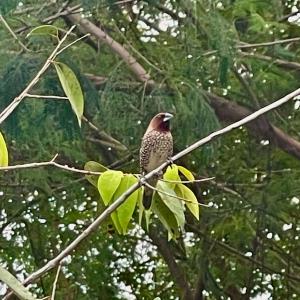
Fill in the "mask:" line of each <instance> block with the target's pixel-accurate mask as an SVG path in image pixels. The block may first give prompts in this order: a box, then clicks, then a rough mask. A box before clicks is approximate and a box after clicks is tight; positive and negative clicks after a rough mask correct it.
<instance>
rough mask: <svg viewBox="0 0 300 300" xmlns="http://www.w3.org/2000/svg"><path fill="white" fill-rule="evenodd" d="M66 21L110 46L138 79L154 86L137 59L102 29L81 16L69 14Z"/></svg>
mask: <svg viewBox="0 0 300 300" xmlns="http://www.w3.org/2000/svg"><path fill="white" fill-rule="evenodd" d="M66 19H67V20H69V21H70V22H72V23H73V24H78V29H79V30H80V31H81V33H90V34H91V35H93V36H95V37H96V38H97V39H98V40H100V41H101V42H103V43H105V44H106V45H107V46H109V47H110V48H111V49H112V50H113V51H114V52H115V53H116V54H118V55H119V56H120V57H121V58H122V59H123V60H124V61H125V62H126V63H127V65H128V66H129V68H130V69H131V70H132V71H133V73H134V74H135V75H136V76H137V78H138V79H139V80H140V81H142V82H147V83H148V84H153V83H154V82H153V81H152V80H151V79H150V75H149V74H148V72H147V71H146V70H145V69H144V68H143V66H142V65H141V64H139V63H138V62H137V61H136V59H135V58H134V57H133V56H132V55H131V54H130V53H129V52H128V51H127V50H126V49H125V48H124V47H123V46H122V45H121V44H120V43H118V42H117V41H115V40H114V39H112V38H111V37H110V36H109V35H108V34H107V33H106V32H104V31H103V30H102V29H101V28H99V27H97V26H96V25H95V24H93V23H92V22H90V21H89V20H87V19H83V18H81V16H80V15H79V14H69V15H67V16H66Z"/></svg>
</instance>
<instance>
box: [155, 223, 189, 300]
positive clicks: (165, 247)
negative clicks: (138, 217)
mask: <svg viewBox="0 0 300 300" xmlns="http://www.w3.org/2000/svg"><path fill="white" fill-rule="evenodd" d="M149 236H150V238H151V239H152V241H153V243H154V245H156V246H157V248H158V251H159V253H160V254H161V255H162V257H163V258H164V260H165V262H166V264H167V265H168V267H169V270H170V273H171V275H172V277H173V278H174V281H175V283H176V285H177V286H178V288H179V290H180V292H181V295H182V299H184V300H192V299H193V297H192V291H191V288H190V286H189V284H188V281H187V279H186V276H185V273H184V271H183V270H182V268H181V267H180V266H179V265H178V264H177V262H176V260H175V258H174V256H173V253H172V251H171V249H170V245H169V244H168V242H167V241H166V239H164V238H161V237H160V236H159V235H158V234H157V233H156V232H155V231H154V229H153V228H150V230H149Z"/></svg>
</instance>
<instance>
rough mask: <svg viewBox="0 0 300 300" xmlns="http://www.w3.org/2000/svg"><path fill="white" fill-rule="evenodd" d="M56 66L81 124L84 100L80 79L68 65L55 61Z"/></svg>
mask: <svg viewBox="0 0 300 300" xmlns="http://www.w3.org/2000/svg"><path fill="white" fill-rule="evenodd" d="M54 66H55V69H56V72H57V75H58V78H59V80H60V83H61V85H62V88H63V90H64V92H65V94H66V96H67V97H68V99H69V101H70V103H71V106H72V109H73V111H74V113H75V114H76V117H77V120H78V124H79V126H81V118H82V115H83V106H84V100H83V94H82V90H81V87H80V84H79V81H78V80H77V78H76V75H75V74H74V72H73V71H72V70H71V69H70V68H69V67H68V66H67V65H65V64H63V63H59V62H54Z"/></svg>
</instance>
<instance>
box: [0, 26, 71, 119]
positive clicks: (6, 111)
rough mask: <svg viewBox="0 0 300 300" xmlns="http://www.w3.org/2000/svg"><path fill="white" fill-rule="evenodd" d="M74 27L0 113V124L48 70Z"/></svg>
mask: <svg viewBox="0 0 300 300" xmlns="http://www.w3.org/2000/svg"><path fill="white" fill-rule="evenodd" d="M75 27H76V26H75V25H73V26H72V27H71V28H70V29H69V30H68V32H67V33H66V34H65V35H64V36H63V38H62V39H61V40H60V41H59V43H58V44H57V46H56V47H55V49H54V50H53V52H52V53H51V54H50V56H49V57H48V59H47V60H46V62H45V63H44V65H43V67H42V68H41V69H40V71H39V72H38V73H37V74H36V76H35V77H34V78H33V79H32V81H31V82H30V83H29V84H28V85H27V86H26V88H25V89H24V90H23V92H22V93H21V94H20V95H19V96H17V97H16V98H15V99H14V100H13V101H12V102H11V103H10V104H9V105H8V106H7V107H6V108H5V109H4V110H3V111H2V112H1V113H0V124H1V123H2V122H3V121H4V120H5V119H6V118H7V117H8V116H9V115H10V114H11V113H12V112H13V111H14V110H15V108H16V107H17V106H18V105H19V104H20V102H21V101H22V100H23V98H24V97H26V95H27V94H28V93H29V91H30V90H31V89H32V88H33V87H34V86H35V85H36V84H37V83H38V81H39V80H40V78H41V76H42V75H43V74H44V73H45V71H46V70H47V69H48V68H49V66H50V65H51V63H52V61H53V60H54V59H55V57H56V56H57V53H58V51H59V49H60V47H61V45H62V44H63V43H64V41H65V40H66V38H67V37H68V35H69V34H70V33H71V32H72V31H73V30H74V28H75Z"/></svg>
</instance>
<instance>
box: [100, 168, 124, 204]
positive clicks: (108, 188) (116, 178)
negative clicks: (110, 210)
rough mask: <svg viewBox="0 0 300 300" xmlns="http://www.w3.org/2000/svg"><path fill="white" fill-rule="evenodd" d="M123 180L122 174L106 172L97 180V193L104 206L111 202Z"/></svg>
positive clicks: (112, 171)
mask: <svg viewBox="0 0 300 300" xmlns="http://www.w3.org/2000/svg"><path fill="white" fill-rule="evenodd" d="M122 178H123V172H121V171H114V170H108V171H105V172H104V173H103V174H102V175H101V176H100V177H99V179H98V185H97V186H98V191H99V193H100V196H101V198H102V199H103V202H104V204H105V205H106V206H107V205H108V204H109V202H110V201H111V200H112V198H113V195H114V193H115V192H116V190H117V189H118V187H119V185H120V183H121V180H122Z"/></svg>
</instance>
